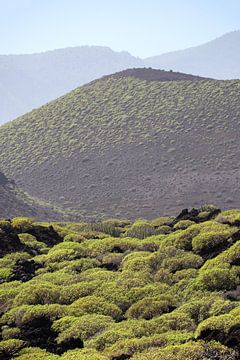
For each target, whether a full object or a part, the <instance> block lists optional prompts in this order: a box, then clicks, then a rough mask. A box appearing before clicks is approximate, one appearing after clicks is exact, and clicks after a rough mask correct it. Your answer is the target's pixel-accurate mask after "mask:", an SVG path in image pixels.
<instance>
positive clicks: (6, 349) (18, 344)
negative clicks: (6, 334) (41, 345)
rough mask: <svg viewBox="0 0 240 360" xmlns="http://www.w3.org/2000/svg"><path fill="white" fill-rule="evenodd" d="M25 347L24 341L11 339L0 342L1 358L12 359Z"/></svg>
mask: <svg viewBox="0 0 240 360" xmlns="http://www.w3.org/2000/svg"><path fill="white" fill-rule="evenodd" d="M23 347H24V341H22V340H18V339H9V340H3V341H0V358H1V359H11V358H12V357H13V356H14V355H15V354H16V353H17V352H18V351H19V350H20V349H22V348H23Z"/></svg>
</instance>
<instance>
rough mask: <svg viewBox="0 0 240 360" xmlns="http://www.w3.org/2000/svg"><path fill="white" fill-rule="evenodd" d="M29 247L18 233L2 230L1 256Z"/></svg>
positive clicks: (0, 232) (0, 233) (0, 235)
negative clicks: (22, 241) (23, 242)
mask: <svg viewBox="0 0 240 360" xmlns="http://www.w3.org/2000/svg"><path fill="white" fill-rule="evenodd" d="M27 249H28V247H27V246H26V245H23V244H22V243H21V241H20V239H19V237H18V236H17V234H15V233H11V232H5V231H3V230H0V257H3V256H5V255H6V254H9V253H12V252H19V251H26V250H27Z"/></svg>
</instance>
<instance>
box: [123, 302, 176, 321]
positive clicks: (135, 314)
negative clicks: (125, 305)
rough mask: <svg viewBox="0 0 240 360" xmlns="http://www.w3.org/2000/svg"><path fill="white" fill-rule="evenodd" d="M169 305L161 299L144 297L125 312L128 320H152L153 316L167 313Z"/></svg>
mask: <svg viewBox="0 0 240 360" xmlns="http://www.w3.org/2000/svg"><path fill="white" fill-rule="evenodd" d="M170 306H171V303H169V301H168V300H161V298H157V297H156V298H151V297H145V298H144V299H142V300H140V301H138V302H136V303H135V304H133V305H132V306H131V307H130V308H129V309H128V311H127V313H126V316H127V318H128V319H146V320H149V319H152V318H153V317H155V316H158V315H161V314H163V313H166V312H169V308H170Z"/></svg>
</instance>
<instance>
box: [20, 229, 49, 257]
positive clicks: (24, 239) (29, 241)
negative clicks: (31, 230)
mask: <svg viewBox="0 0 240 360" xmlns="http://www.w3.org/2000/svg"><path fill="white" fill-rule="evenodd" d="M18 237H19V239H20V241H21V243H22V244H24V245H27V246H28V247H29V248H31V249H33V250H36V251H37V252H38V253H42V254H44V253H47V251H48V247H47V246H46V244H45V243H44V242H41V241H37V239H36V238H35V236H33V235H30V234H18Z"/></svg>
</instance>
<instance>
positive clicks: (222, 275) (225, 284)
mask: <svg viewBox="0 0 240 360" xmlns="http://www.w3.org/2000/svg"><path fill="white" fill-rule="evenodd" d="M198 280H199V282H200V284H202V285H203V286H204V288H205V289H207V290H210V291H219V290H231V289H234V288H235V287H236V286H237V284H238V282H239V279H238V276H236V274H235V273H234V271H232V270H230V269H222V268H218V267H216V268H212V269H211V270H205V271H202V272H200V274H199V277H198Z"/></svg>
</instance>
